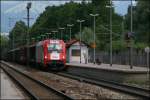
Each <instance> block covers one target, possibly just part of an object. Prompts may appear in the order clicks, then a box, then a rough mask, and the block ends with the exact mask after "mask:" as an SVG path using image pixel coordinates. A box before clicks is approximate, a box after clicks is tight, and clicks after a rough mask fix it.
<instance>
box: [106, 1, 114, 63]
mask: <svg viewBox="0 0 150 100" xmlns="http://www.w3.org/2000/svg"><path fill="white" fill-rule="evenodd" d="M106 7H107V8H110V66H112V7H113V6H112V0H110V6H106Z"/></svg>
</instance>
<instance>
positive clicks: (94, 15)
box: [90, 14, 99, 64]
mask: <svg viewBox="0 0 150 100" xmlns="http://www.w3.org/2000/svg"><path fill="white" fill-rule="evenodd" d="M98 15H99V14H90V16H92V17H94V23H93V28H94V51H93V57H94V62H93V63H94V64H95V46H96V43H95V17H96V16H98Z"/></svg>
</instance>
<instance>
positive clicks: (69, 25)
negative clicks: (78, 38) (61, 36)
mask: <svg viewBox="0 0 150 100" xmlns="http://www.w3.org/2000/svg"><path fill="white" fill-rule="evenodd" d="M67 26H68V27H70V40H71V27H72V26H73V24H67Z"/></svg>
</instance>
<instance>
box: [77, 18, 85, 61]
mask: <svg viewBox="0 0 150 100" xmlns="http://www.w3.org/2000/svg"><path fill="white" fill-rule="evenodd" d="M84 21H85V20H79V19H78V20H77V22H78V23H80V63H81V41H82V40H81V39H82V38H81V29H82V23H83V22H84Z"/></svg>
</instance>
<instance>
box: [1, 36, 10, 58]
mask: <svg viewBox="0 0 150 100" xmlns="http://www.w3.org/2000/svg"><path fill="white" fill-rule="evenodd" d="M8 40H9V39H8V37H7V36H6V35H0V43H1V44H0V45H1V48H0V52H1V59H4V58H5V54H6V53H7V50H8V46H9V45H8Z"/></svg>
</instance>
